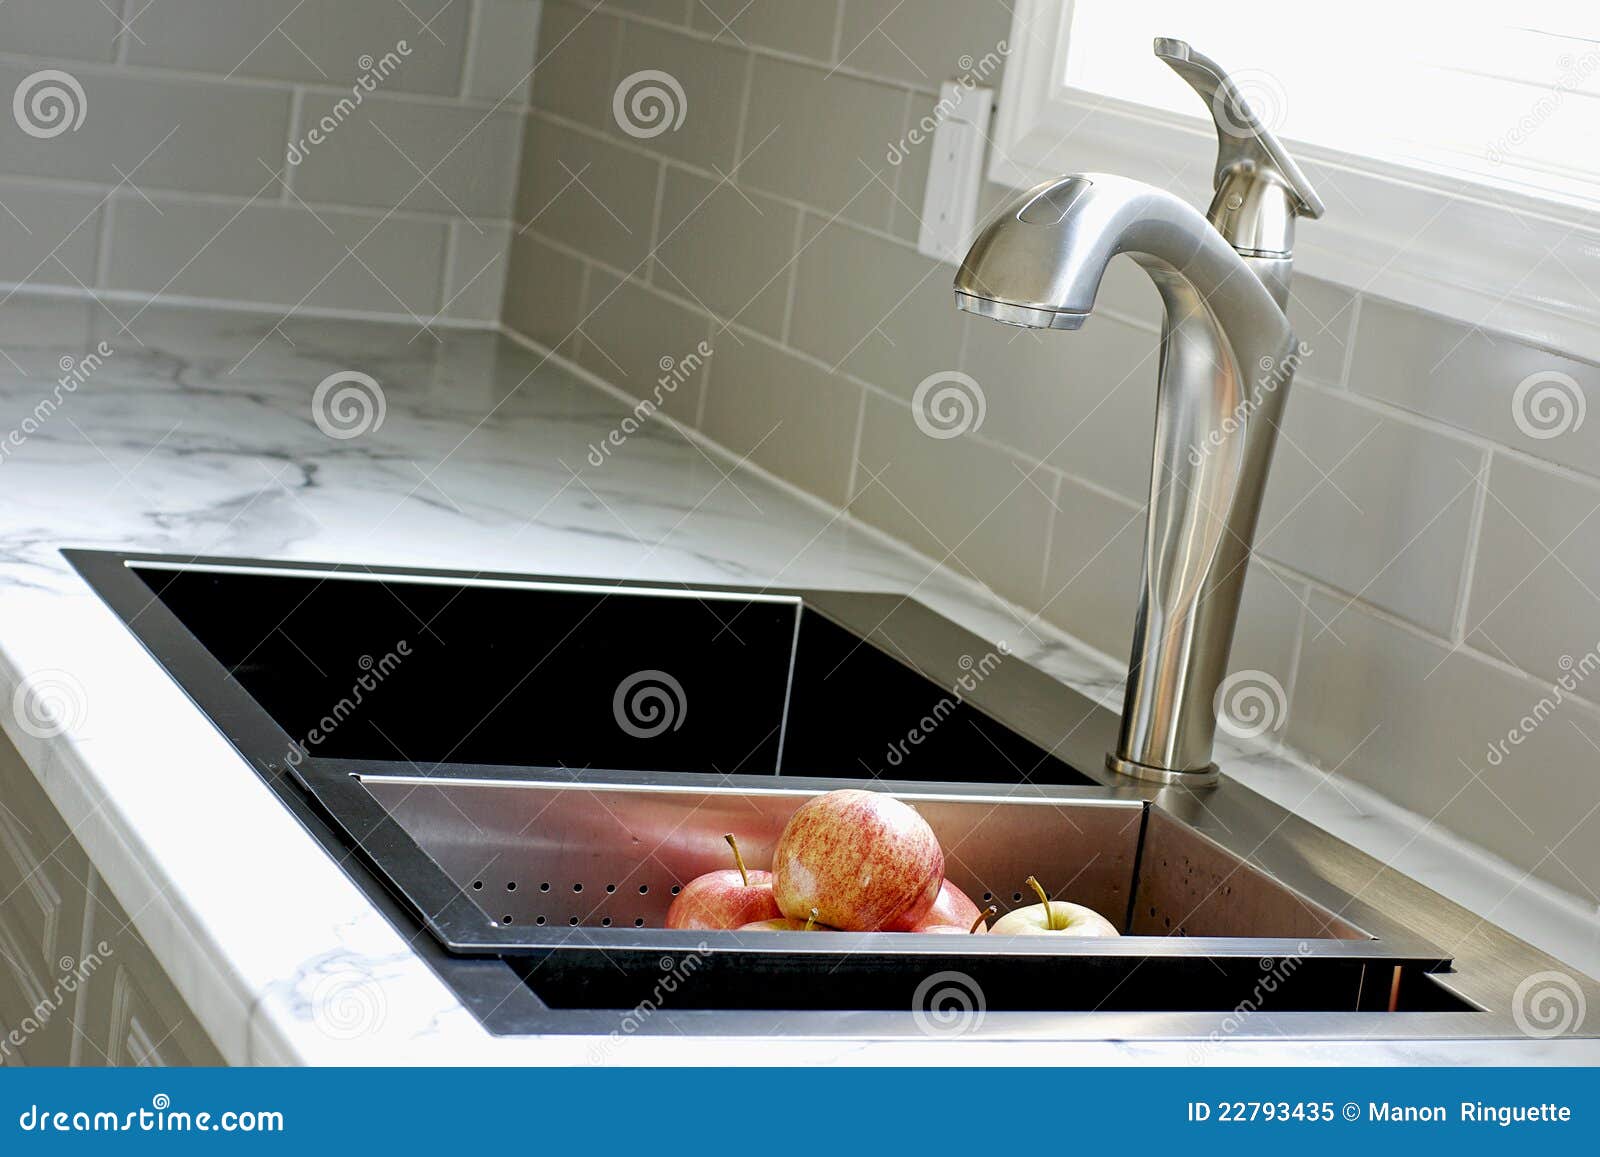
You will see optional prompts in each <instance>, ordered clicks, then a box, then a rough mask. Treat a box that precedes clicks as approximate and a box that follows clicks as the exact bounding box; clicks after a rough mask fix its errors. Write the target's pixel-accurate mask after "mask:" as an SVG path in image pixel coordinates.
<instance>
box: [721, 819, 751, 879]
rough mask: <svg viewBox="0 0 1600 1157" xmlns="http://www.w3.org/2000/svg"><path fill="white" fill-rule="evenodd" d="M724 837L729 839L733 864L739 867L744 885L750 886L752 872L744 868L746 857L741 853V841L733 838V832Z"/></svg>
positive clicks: (740, 877)
mask: <svg viewBox="0 0 1600 1157" xmlns="http://www.w3.org/2000/svg"><path fill="white" fill-rule="evenodd" d="M722 838H723V839H725V840H727V841H728V846H729V847H730V848H732V849H733V865H734V867H736V868H738V869H739V879H741V880H743V881H744V886H745V887H746V888H748V887H749V886H750V873H749V872H747V871H745V870H744V857H743V856H741V855H740V854H739V841H738V840H736V839H734V838H733V833H732V832H729V833H728V834H727V835H725V836H723V837H722Z"/></svg>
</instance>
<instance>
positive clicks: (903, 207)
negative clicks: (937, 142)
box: [887, 92, 933, 245]
mask: <svg viewBox="0 0 1600 1157" xmlns="http://www.w3.org/2000/svg"><path fill="white" fill-rule="evenodd" d="M916 95H917V94H916V93H913V92H908V93H906V99H905V107H904V108H902V109H901V110H900V139H901V140H902V141H903V140H905V139H907V137H908V136H909V135H910V133H911V118H912V116H913V115H914V113H915V111H916ZM928 149H929V153H930V156H931V154H932V150H933V142H932V141H931V140H930V141H929V142H928ZM932 163H933V162H932V161H931V160H930V161H929V165H930V166H931V165H932ZM905 172H906V166H905V165H904V164H899V165H895V166H894V187H893V188H892V189H890V191H889V224H888V227H887V228H888V231H889V232H890V233H891V234H893V233H894V227H895V224H896V223H897V222H898V221H899V220H900V215H901V214H902V213H909V214H911V216H912V218H913V221H912V224H913V225H915V224H917V222H916V221H915V219H914V218H915V217H916V213H915V212H913V211H912V210H911V209H910V208H909V207H908V206H907V204H906V201H905V197H904V196H903V195H902V192H904V193H909V192H910V191H911V190H909V189H907V190H904V191H902V190H901V188H900V181H901V178H902V177H904V176H905ZM920 199H921V200H922V201H923V205H922V207H923V208H924V209H926V208H927V205H926V199H927V189H926V188H924V189H923V196H922V198H920ZM913 231H914V230H913ZM896 236H898V234H896ZM914 244H915V243H914V242H913V245H914Z"/></svg>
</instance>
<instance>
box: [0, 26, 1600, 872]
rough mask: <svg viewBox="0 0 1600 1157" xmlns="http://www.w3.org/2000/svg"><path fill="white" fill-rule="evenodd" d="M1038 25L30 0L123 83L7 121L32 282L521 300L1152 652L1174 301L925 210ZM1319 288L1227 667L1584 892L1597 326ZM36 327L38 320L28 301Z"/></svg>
mask: <svg viewBox="0 0 1600 1157" xmlns="http://www.w3.org/2000/svg"><path fill="white" fill-rule="evenodd" d="M930 11H934V12H935V13H936V16H937V18H935V19H929V18H928V15H929V12H930ZM1010 21H1011V14H1010V6H1009V5H1006V4H1001V3H988V2H985V3H966V2H958V0H917V2H915V3H900V2H898V0H803V2H802V0H543V2H542V3H541V2H540V0H406V2H405V3H398V2H396V0H149V2H148V3H147V2H146V0H131V2H128V3H124V2H123V0H105V2H102V0H51V2H50V3H19V2H16V0H13V2H11V3H0V44H3V46H4V52H3V53H0V86H5V87H4V88H3V89H0V91H7V92H14V91H16V89H17V88H18V87H19V86H21V85H23V84H24V83H25V82H27V81H28V80H29V78H30V77H32V76H33V75H34V74H36V73H39V72H41V71H47V70H59V71H64V72H67V73H69V74H70V75H71V77H72V78H73V80H74V82H75V83H76V84H77V85H78V86H80V87H81V89H82V99H81V103H82V106H83V107H82V110H81V111H83V112H84V113H85V115H84V117H83V120H82V123H81V124H80V125H78V126H77V127H76V128H75V129H71V130H67V131H66V132H64V133H63V134H60V135H57V136H52V135H50V134H49V133H48V132H29V131H27V127H26V126H25V125H24V124H22V123H20V122H19V121H18V120H17V118H15V117H12V116H3V117H0V204H3V205H4V210H5V211H4V212H0V282H3V283H6V284H8V285H19V284H25V285H27V286H30V287H41V286H44V287H50V288H52V289H57V290H60V289H63V288H64V289H68V290H74V291H78V292H84V291H91V292H94V293H96V294H100V293H102V292H103V291H120V292H123V293H127V294H131V295H135V296H138V295H145V296H150V295H159V296H165V297H169V298H170V297H185V298H198V299H213V300H220V301H230V302H247V303H256V304H262V305H268V306H272V307H274V308H279V309H282V310H283V311H284V312H285V313H286V314H288V313H292V312H293V311H295V310H297V309H304V310H340V311H361V312H368V313H376V314H386V315H396V316H400V317H404V318H408V319H414V320H415V321H416V323H417V324H418V328H419V330H420V329H421V327H422V326H423V325H425V324H429V323H430V322H431V319H432V318H434V317H435V315H438V316H441V317H443V318H446V319H449V320H451V321H461V322H481V323H486V324H492V323H494V322H496V321H499V322H500V323H501V324H503V325H504V326H506V327H507V328H509V329H511V330H513V331H515V332H517V333H520V334H523V335H525V336H527V337H529V338H531V339H532V340H534V341H535V342H538V343H540V344H542V345H544V346H548V347H550V348H553V349H555V350H557V351H559V352H560V353H561V354H562V355H564V356H566V357H568V358H570V359H572V360H573V361H575V362H576V363H578V364H579V365H581V366H583V367H584V368H585V369H587V370H588V371H590V372H592V373H593V374H596V375H598V376H600V377H602V378H604V379H606V380H607V381H609V382H611V383H612V384H614V385H615V386H617V387H618V388H619V389H621V390H622V391H624V392H626V393H627V394H629V395H631V396H633V397H636V398H640V399H650V400H651V402H652V404H658V403H659V404H660V406H661V408H662V409H663V410H664V412H665V413H666V414H667V415H669V416H670V417H671V418H673V419H675V420H676V421H679V422H682V423H685V424H688V425H692V426H696V427H698V428H699V429H701V430H702V431H704V432H705V433H706V434H707V435H709V436H710V437H712V438H713V439H715V440H717V441H718V442H719V443H721V444H722V445H723V446H724V447H725V448H727V449H728V450H729V451H731V452H732V453H733V454H734V455H736V456H740V457H746V458H748V460H749V461H751V462H752V463H754V464H756V465H757V466H760V467H762V468H764V469H766V470H768V471H771V472H772V473H774V474H776V475H778V476H780V477H782V478H784V479H786V480H787V481H789V482H791V483H793V484H795V485H796V486H799V487H801V488H803V489H805V490H807V491H810V492H811V493H813V494H816V495H818V496H820V497H821V498H822V499H824V500H826V501H827V502H829V503H831V504H833V505H834V506H836V507H839V508H841V509H846V510H848V511H849V513H850V514H851V515H852V516H854V517H855V518H858V519H860V520H862V521H864V522H866V523H868V524H870V525H872V526H874V527H876V528H878V529H880V530H882V531H884V532H885V533H887V534H889V535H891V536H893V537H895V538H898V539H900V540H902V541H904V542H906V543H908V544H910V545H911V546H913V547H915V548H916V549H918V550H919V551H921V552H922V553H923V554H925V555H927V556H928V557H929V559H930V560H932V561H934V562H938V563H941V564H944V565H947V566H950V567H952V568H954V569H955V570H957V571H959V572H961V573H964V574H966V575H969V576H970V577H972V578H973V579H975V580H977V581H978V582H980V583H982V584H984V585H985V586H986V587H988V588H989V589H990V590H991V591H993V592H995V594H996V595H998V596H999V597H1001V598H1003V599H1005V600H1007V601H1008V602H1009V603H1010V604H1012V605H1014V606H1015V607H1016V608H1018V610H1019V626H1018V630H1019V631H1023V630H1026V629H1027V628H1028V626H1029V625H1031V623H1032V622H1033V621H1035V620H1043V621H1045V622H1048V623H1050V624H1053V625H1055V626H1058V627H1060V628H1062V629H1063V630H1065V631H1068V632H1070V633H1071V634H1073V635H1075V636H1076V637H1078V638H1079V639H1081V640H1083V641H1085V642H1086V643H1088V644H1089V645H1091V646H1093V647H1095V648H1098V649H1099V650H1100V651H1102V652H1104V653H1105V654H1106V655H1107V656H1108V657H1109V658H1110V660H1111V661H1112V662H1114V663H1118V664H1120V663H1122V662H1124V661H1125V659H1126V656H1127V653H1128V648H1129V639H1130V636H1131V630H1132V622H1131V620H1132V613H1133V608H1134V605H1135V601H1136V587H1137V584H1138V581H1139V577H1140V576H1139V565H1140V557H1141V552H1142V547H1143V535H1144V522H1145V519H1144V503H1145V498H1146V495H1147V492H1148V487H1149V474H1150V466H1151V445H1152V420H1153V416H1154V410H1155V397H1154V392H1155V382H1156V370H1157V362H1158V357H1159V352H1158V348H1157V335H1158V332H1159V322H1160V313H1159V301H1158V299H1157V297H1156V295H1155V293H1154V291H1153V289H1152V287H1151V285H1150V283H1149V281H1148V279H1147V278H1145V277H1144V276H1143V274H1142V273H1141V272H1140V271H1138V270H1137V269H1136V268H1135V267H1134V266H1133V265H1132V263H1131V262H1128V261H1119V262H1115V263H1113V266H1112V268H1111V269H1110V270H1109V271H1108V275H1107V277H1106V280H1105V283H1104V284H1103V285H1102V287H1101V292H1100V298H1099V302H1098V307H1097V311H1096V315H1095V317H1094V318H1093V319H1092V320H1091V321H1090V322H1089V323H1088V325H1087V326H1085V328H1084V329H1083V331H1082V332H1080V333H1077V334H1071V335H1062V334H1055V333H1046V334H1039V333H1034V332H1027V331H1020V330H1013V329H1007V328H1004V327H1001V326H997V325H992V324H989V323H987V322H982V321H979V320H977V319H973V318H970V317H968V316H967V315H964V314H959V313H957V312H956V311H955V309H954V308H953V306H952V304H951V302H950V296H949V280H950V276H951V269H950V267H949V266H948V265H943V264H940V263H938V262H935V261H931V260H929V259H927V258H925V257H923V256H921V255H919V254H918V253H917V251H916V247H915V239H916V235H917V230H918V215H919V213H920V211H921V206H922V189H923V186H924V183H925V181H926V175H927V171H928V164H929V151H930V150H929V146H928V145H927V144H926V143H925V142H924V143H920V144H919V143H917V142H916V141H914V140H913V139H912V136H913V134H912V131H911V130H912V129H913V126H915V125H916V124H917V123H918V122H919V121H920V120H921V119H922V118H923V117H924V116H925V115H926V114H927V113H928V112H929V111H930V110H931V109H932V108H933V106H934V102H935V101H936V100H937V98H938V88H939V84H940V83H941V82H942V81H944V80H946V79H949V78H951V77H954V76H957V75H960V74H961V73H962V72H964V71H965V70H967V69H968V68H969V67H970V66H971V64H972V62H973V61H975V60H982V59H983V58H985V57H986V56H990V55H991V54H994V53H999V54H1000V55H1002V56H1003V55H1004V54H1005V49H1004V47H1003V42H1004V41H1005V40H1006V38H1007V36H1008V35H1009V31H1010ZM401 41H405V42H406V52H405V54H404V55H403V57H401V58H400V59H399V63H398V64H397V65H396V66H394V67H385V68H384V69H383V72H384V75H382V76H381V77H379V78H378V79H377V80H376V82H375V83H374V84H373V86H372V87H371V90H370V91H364V92H363V97H362V100H361V101H360V103H359V104H358V105H356V104H350V103H343V104H342V103H341V101H344V100H345V99H346V98H348V97H349V96H350V94H351V91H352V86H353V85H356V84H358V83H359V82H360V79H361V78H362V77H363V76H367V77H368V79H369V80H370V79H371V74H372V70H373V69H374V68H376V67H377V66H378V64H379V62H380V61H382V60H383V58H384V56H385V54H386V53H390V52H395V51H398V47H397V46H398V45H399V44H400V42H401ZM969 58H970V59H969ZM988 79H989V82H990V83H992V84H995V85H998V84H999V81H1000V75H999V73H998V72H996V73H994V74H992V75H991V76H990V77H989V78H988ZM619 101H620V103H619ZM619 109H620V112H619ZM680 114H681V121H680V119H679V117H680ZM327 124H331V125H332V127H331V128H330V129H328V130H327V131H326V133H325V134H324V136H323V139H321V140H320V141H312V140H311V139H310V134H311V133H312V130H314V129H316V130H321V129H322V127H323V126H324V125H327ZM63 138H65V140H66V141H69V142H70V147H61V146H62V145H63ZM1007 196H1009V191H1007V190H1003V189H999V188H997V187H995V186H992V185H989V186H986V187H985V189H984V197H983V200H984V204H985V205H986V206H989V207H992V206H993V205H995V204H997V203H998V202H999V201H1000V200H1001V199H1002V198H1005V197H1007ZM1330 211H1337V209H1335V210H1330ZM1306 228H1308V229H1314V228H1315V225H1307V226H1306ZM128 308H129V310H132V309H136V308H138V307H137V306H129V307H128ZM1290 315H1291V320H1292V321H1293V323H1294V325H1295V329H1296V332H1297V333H1298V335H1299V336H1300V337H1301V338H1302V339H1303V340H1304V342H1305V343H1306V345H1307V346H1309V347H1310V352H1309V354H1308V355H1307V357H1306V359H1305V361H1304V362H1303V364H1302V365H1301V367H1300V371H1299V373H1298V376H1297V380H1296V383H1295V386H1294V389H1293V391H1292V394H1291V396H1290V398H1289V402H1288V407H1287V412H1286V415H1285V418H1284V423H1283V427H1282V436H1281V438H1280V440H1279V444H1278V449H1277V454H1276V459H1275V464H1274V467H1273V471H1272V477H1271V480H1270V482H1269V486H1268V492H1267V495H1266V500H1265V503H1264V507H1263V510H1262V515H1261V522H1260V529H1259V531H1258V536H1257V543H1256V558H1255V561H1254V562H1253V564H1252V568H1251V571H1250V575H1249V578H1248V580H1247V582H1246V586H1245V593H1244V598H1243V610H1242V615H1241V621H1240V626H1239V632H1238V636H1237V639H1236V643H1235V648H1234V653H1233V667H1234V670H1235V671H1255V672H1264V673H1265V674H1266V675H1267V676H1269V677H1270V679H1271V680H1272V681H1274V682H1276V683H1277V684H1278V685H1279V686H1280V687H1281V688H1282V692H1283V701H1284V703H1285V704H1286V705H1287V718H1286V721H1285V722H1284V723H1283V725H1282V726H1281V728H1280V729H1279V730H1278V731H1277V732H1276V733H1275V734H1274V738H1276V739H1278V740H1280V741H1282V742H1284V743H1286V744H1287V745H1288V746H1290V747H1292V748H1293V749H1295V750H1296V751H1298V752H1299V753H1301V754H1302V755H1304V756H1305V757H1306V758H1308V759H1310V760H1311V761H1312V762H1314V763H1316V764H1317V765H1319V766H1321V767H1323V768H1325V769H1327V770H1329V771H1330V772H1331V773H1333V775H1334V780H1333V782H1334V783H1335V784H1337V783H1338V782H1340V781H1341V780H1342V779H1348V780H1350V781H1353V782H1358V783H1361V784H1363V785H1366V786H1369V787H1371V788H1373V789H1375V790H1377V791H1379V792H1381V793H1383V794H1384V795H1386V796H1388V797H1389V798H1391V799H1393V800H1395V801H1397V802H1398V803H1400V804H1402V805H1404V806H1406V807H1408V808H1411V809H1413V810H1415V811H1417V812H1418V813H1420V814H1422V815H1423V816H1426V817H1430V818H1433V819H1434V820H1435V822H1437V823H1438V824H1440V825H1442V826H1444V827H1447V828H1450V829H1452V830H1454V831H1457V832H1459V833H1461V834H1462V835H1464V836H1466V837H1468V838H1470V839H1473V840H1475V841H1478V842H1479V843H1481V844H1482V845H1483V846H1486V847H1488V848H1490V849H1492V850H1493V851H1495V852H1496V853H1498V854H1499V855H1501V856H1504V857H1505V858H1506V859H1508V860H1510V861H1511V862H1512V863H1514V864H1515V865H1517V866H1518V867H1520V868H1521V869H1522V870H1524V871H1527V872H1528V873H1530V874H1532V875H1534V876H1537V877H1539V878H1541V879H1543V880H1545V881H1547V882H1549V883H1551V884H1553V885H1555V886H1557V887H1560V888H1564V889H1567V890H1569V891H1571V892H1573V893H1575V894H1578V895H1579V896H1587V897H1589V898H1590V899H1592V898H1593V897H1594V896H1595V895H1596V893H1600V853H1597V851H1596V849H1597V848H1600V839H1597V836H1600V820H1597V819H1596V818H1595V815H1594V814H1591V815H1588V816H1585V815H1584V814H1583V809H1582V808H1581V807H1580V808H1577V809H1574V808H1573V807H1571V806H1570V801H1572V800H1574V799H1577V800H1590V801H1593V800H1595V799H1596V797H1597V795H1600V565H1597V564H1600V420H1596V419H1595V418H1594V417H1593V416H1592V415H1590V416H1589V417H1588V421H1582V420H1581V419H1582V417H1583V412H1582V409H1581V406H1582V405H1585V404H1586V403H1587V402H1588V401H1592V400H1596V399H1597V398H1600V367H1596V366H1594V365H1592V364H1589V363H1586V362H1583V361H1581V360H1579V359H1576V358H1574V357H1571V356H1569V355H1565V354H1563V353H1561V352H1560V351H1549V350H1544V349H1539V348H1535V347H1533V346H1531V345H1528V344H1526V343H1522V342H1519V341H1517V340H1515V339H1513V338H1511V337H1509V336H1507V335H1505V334H1501V333H1497V332H1494V331H1493V330H1491V329H1487V328H1476V329H1474V328H1469V327H1467V326H1464V325H1461V324H1458V323H1456V322H1453V321H1449V320H1445V319H1443V318H1440V317H1436V316H1432V315H1430V314H1427V313H1424V312H1420V311H1418V310H1415V309H1411V308H1408V307H1404V306H1400V305H1396V304H1394V303H1392V302H1388V301H1385V300H1381V299H1378V298H1375V297H1372V296H1370V295H1366V294H1361V293H1355V292H1351V291H1349V290H1347V289H1343V288H1340V287H1337V286H1333V285H1330V284H1325V283H1322V282H1319V281H1317V280H1315V279H1314V278H1311V277H1307V276H1303V275H1302V276H1299V277H1297V278H1296V280H1295V282H1294V286H1293V298H1292V301H1291V304H1290ZM85 317H86V324H87V323H88V322H92V323H93V324H95V325H96V326H100V327H110V332H115V330H116V326H117V324H118V323H117V322H116V321H114V320H112V319H111V318H110V317H109V316H107V307H106V306H105V304H104V303H92V304H89V305H86V310H85ZM0 326H7V327H14V328H16V330H17V331H18V333H19V334H24V335H25V332H26V328H27V314H26V305H25V304H24V303H22V302H21V301H20V299H19V300H18V301H15V302H13V303H12V305H11V306H10V307H9V309H8V311H0ZM8 332H9V331H8ZM701 342H705V343H707V345H708V347H709V348H710V349H711V350H712V351H713V352H712V354H711V355H710V356H708V357H704V358H700V359H698V360H697V361H696V362H695V364H694V365H693V366H692V367H690V368H689V369H688V370H687V371H685V372H684V373H683V374H682V375H681V376H680V377H679V378H678V380H676V381H675V384H674V386H673V388H672V389H671V390H668V391H665V392H663V391H662V390H661V389H660V387H659V384H658V383H659V381H660V379H661V378H662V377H663V375H664V374H665V373H667V372H668V371H667V370H666V369H665V367H666V366H668V365H671V366H674V367H676V366H679V365H683V364H685V363H684V359H686V358H690V357H694V356H695V355H696V354H697V350H698V346H699V344H700V343H701ZM11 344H12V345H13V346H14V350H13V353H14V356H16V357H18V358H21V359H23V360H26V359H27V358H28V357H29V353H28V348H27V344H26V342H25V341H20V342H13V343H11ZM952 425H955V426H959V427H961V430H962V431H963V432H956V431H954V430H952V429H951V426H952ZM576 465H577V464H576V463H574V466H576ZM1557 680H1562V681H1563V689H1562V691H1561V694H1560V696H1559V702H1558V703H1557V704H1556V706H1555V707H1554V708H1552V709H1550V710H1546V708H1545V707H1543V706H1541V701H1542V700H1543V699H1545V698H1547V697H1548V696H1549V695H1550V693H1551V688H1552V684H1553V683H1554V682H1555V681H1557ZM1529 719H1536V720H1537V726H1536V727H1534V728H1532V729H1529V728H1528V727H1527V722H1528V720H1529ZM1513 734H1516V735H1517V736H1518V738H1517V740H1516V742H1515V743H1512V742H1511V740H1510V739H1509V738H1508V737H1509V736H1511V735H1513ZM1497 745H1499V746H1498V747H1497ZM1502 749H1503V750H1502ZM1561 801H1568V802H1567V803H1566V804H1565V805H1564V806H1563V804H1562V803H1561ZM1585 806H1587V805H1585Z"/></svg>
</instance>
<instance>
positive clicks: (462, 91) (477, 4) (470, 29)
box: [456, 0, 487, 104]
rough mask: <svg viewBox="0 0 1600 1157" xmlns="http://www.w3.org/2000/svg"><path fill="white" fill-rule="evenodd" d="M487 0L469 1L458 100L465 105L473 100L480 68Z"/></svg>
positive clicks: (457, 93)
mask: <svg viewBox="0 0 1600 1157" xmlns="http://www.w3.org/2000/svg"><path fill="white" fill-rule="evenodd" d="M486 2H487V0H467V5H468V6H467V44H466V47H465V48H464V49H463V50H462V52H461V83H460V85H458V86H457V90H456V100H457V101H458V102H460V103H462V104H465V103H466V102H467V101H468V100H469V99H471V98H470V97H469V96H468V94H469V93H470V92H471V91H472V82H473V80H474V79H475V78H474V76H473V73H474V72H476V71H477V67H478V38H479V37H480V36H481V35H483V20H484V16H483V6H484V4H485V3H486Z"/></svg>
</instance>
